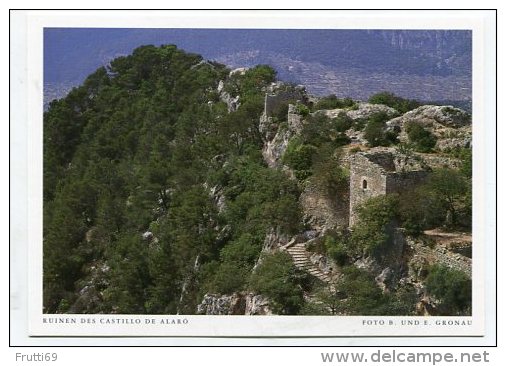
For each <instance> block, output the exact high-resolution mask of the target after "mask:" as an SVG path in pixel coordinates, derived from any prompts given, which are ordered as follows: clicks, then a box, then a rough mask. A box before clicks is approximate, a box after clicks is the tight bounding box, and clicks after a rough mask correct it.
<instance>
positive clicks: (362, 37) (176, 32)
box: [44, 28, 471, 100]
mask: <svg viewBox="0 0 506 366" xmlns="http://www.w3.org/2000/svg"><path fill="white" fill-rule="evenodd" d="M143 44H154V45H160V44H176V45H177V46H178V47H179V48H181V49H185V50H187V51H189V52H196V53H199V54H202V55H203V56H204V57H205V58H207V59H214V60H218V61H220V62H224V63H226V64H227V65H229V66H234V67H235V66H245V65H255V64H262V63H268V64H271V65H272V66H274V67H275V69H276V70H277V71H278V73H279V77H280V78H281V79H285V80H290V81H294V82H300V83H304V84H306V85H308V88H309V91H310V92H314V93H315V94H328V93H336V94H339V95H342V96H345V95H348V96H351V97H356V98H364V96H365V97H367V95H370V94H372V93H374V92H377V91H378V90H377V88H376V87H375V82H374V80H375V79H380V80H379V83H380V84H381V85H387V84H390V83H394V84H395V82H396V81H399V83H400V84H403V85H404V84H408V85H407V86H403V87H400V88H398V89H395V87H394V88H393V89H394V90H392V91H394V92H396V93H398V94H400V95H402V96H405V97H417V98H423V99H452V100H468V99H470V98H471V32H470V31H463V30H455V31H447V30H420V31H419V30H402V31H401V30H282V29H279V30H269V29H99V28H97V29H84V28H80V29H79V28H74V29H63V28H49V29H46V30H45V32H44V81H45V84H46V85H52V86H53V87H52V88H53V89H58V85H61V84H68V83H71V84H73V85H77V84H79V83H80V82H82V81H83V80H84V78H85V76H86V75H88V74H89V73H91V72H93V71H94V70H95V69H96V68H98V67H99V66H102V65H104V64H107V63H108V62H109V61H110V60H111V59H113V58H115V57H117V56H120V55H126V54H129V53H130V52H131V51H132V50H133V49H134V48H135V47H138V46H139V45H143ZM360 76H362V79H364V80H363V81H361V82H359V83H358V87H359V88H360V90H356V88H357V84H355V83H354V82H350V81H349V80H350V79H351V80H355V79H356V78H357V77H360ZM411 77H413V78H414V79H413V80H411ZM332 80H334V81H332ZM341 80H344V83H343V82H340V81H341ZM410 82H412V83H413V84H416V85H417V90H416V92H414V91H413V90H412V89H413V88H412V87H410V86H409V84H410ZM369 89H371V92H370V91H369Z"/></svg>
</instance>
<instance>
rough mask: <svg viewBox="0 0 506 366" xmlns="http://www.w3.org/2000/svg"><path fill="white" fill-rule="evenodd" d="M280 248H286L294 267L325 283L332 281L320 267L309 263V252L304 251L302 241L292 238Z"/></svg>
mask: <svg viewBox="0 0 506 366" xmlns="http://www.w3.org/2000/svg"><path fill="white" fill-rule="evenodd" d="M282 249H284V250H286V251H287V252H288V254H290V256H291V257H292V259H293V263H294V264H295V267H297V268H299V269H301V270H303V271H306V272H308V273H309V274H311V275H313V276H315V277H316V278H318V279H320V280H321V281H323V282H325V283H327V284H330V283H331V282H332V279H331V278H330V276H329V275H327V274H325V273H324V272H323V271H322V270H321V269H320V268H318V267H317V266H316V265H314V264H313V263H311V261H310V260H309V253H308V252H307V251H306V247H305V245H304V243H295V240H294V239H292V240H291V241H290V242H289V243H288V244H286V245H285V246H284V247H283V248H282Z"/></svg>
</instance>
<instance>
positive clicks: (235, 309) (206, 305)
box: [197, 293, 272, 315]
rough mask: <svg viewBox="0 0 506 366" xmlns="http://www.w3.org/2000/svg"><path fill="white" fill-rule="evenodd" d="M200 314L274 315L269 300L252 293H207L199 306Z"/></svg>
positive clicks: (198, 312)
mask: <svg viewBox="0 0 506 366" xmlns="http://www.w3.org/2000/svg"><path fill="white" fill-rule="evenodd" d="M197 314H199V315H272V311H271V310H270V308H269V300H268V299H267V298H265V297H264V296H262V295H256V294H252V293H248V294H243V293H233V294H231V295H216V294H206V295H204V298H203V299H202V302H201V303H200V304H199V305H198V306H197Z"/></svg>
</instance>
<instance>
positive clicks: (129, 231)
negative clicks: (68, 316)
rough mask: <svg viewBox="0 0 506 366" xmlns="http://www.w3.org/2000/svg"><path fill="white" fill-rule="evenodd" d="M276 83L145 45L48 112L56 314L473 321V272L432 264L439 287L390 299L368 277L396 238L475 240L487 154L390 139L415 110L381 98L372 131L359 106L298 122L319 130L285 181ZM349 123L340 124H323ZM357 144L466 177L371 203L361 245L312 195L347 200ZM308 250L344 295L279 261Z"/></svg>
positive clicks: (411, 128)
mask: <svg viewBox="0 0 506 366" xmlns="http://www.w3.org/2000/svg"><path fill="white" fill-rule="evenodd" d="M274 82H276V73H275V71H274V70H273V69H272V68H271V67H269V66H266V65H259V66H256V67H253V68H250V69H247V70H241V71H239V72H230V70H228V69H227V68H226V67H225V66H223V65H221V64H218V63H215V62H209V61H206V60H204V59H203V58H202V57H201V56H199V55H195V54H189V53H186V52H184V51H182V50H179V49H177V48H176V46H173V45H167V46H161V47H154V46H143V47H140V48H137V49H136V50H135V51H134V52H133V54H132V55H130V56H126V57H119V58H116V59H114V60H113V61H112V62H111V64H110V66H109V67H107V68H99V69H98V70H97V71H95V72H94V73H93V74H91V75H90V76H88V78H87V79H86V80H85V82H84V83H83V84H82V85H81V86H79V87H78V88H74V89H73V90H72V91H71V92H70V93H69V94H68V96H67V97H65V98H63V99H60V100H55V101H53V102H52V103H51V104H50V106H49V109H48V111H47V112H45V113H44V191H43V196H44V238H43V240H44V242H43V247H44V312H47V313H121V314H175V313H178V314H194V313H196V312H197V309H198V307H199V304H201V302H202V301H203V298H206V296H207V297H209V296H210V295H209V294H214V295H215V296H217V297H219V296H221V295H231V294H251V296H257V295H258V296H263V297H264V298H266V299H268V301H269V307H270V311H272V312H273V313H274V314H342V315H350V314H362V315H373V314H374V315H386V314H394V315H395V314H406V315H409V314H415V312H416V303H417V302H419V301H420V298H421V297H423V296H425V294H428V295H430V296H432V295H433V296H434V299H435V300H434V301H435V303H438V302H439V303H441V304H442V305H441V306H442V307H441V309H443V310H441V311H443V312H444V311H447V312H448V313H452V314H453V313H466V312H469V311H470V310H469V309H470V287H469V284H470V280H469V278H468V277H466V276H465V275H464V274H463V273H461V272H459V271H457V270H456V269H452V268H447V267H444V266H437V265H434V266H432V267H430V266H428V265H425V267H424V268H423V271H426V273H425V274H423V275H421V278H422V277H423V278H422V279H421V280H420V281H422V282H423V281H425V280H424V279H425V278H428V279H427V281H428V285H427V287H426V288H425V287H424V285H422V287H421V290H420V288H417V287H416V286H414V287H413V286H411V287H410V286H400V287H398V286H392V287H391V289H390V290H388V289H387V290H385V289H384V288H383V289H382V288H381V286H379V285H378V280H377V278H376V277H375V275H373V271H371V270H370V269H368V268H366V267H364V266H362V267H361V266H359V265H357V261H361V260H363V259H364V258H373V259H374V260H376V261H377V262H378V263H380V264H381V263H383V264H384V263H386V262H387V261H388V258H386V257H382V256H381V255H380V254H378V253H383V254H385V253H387V254H388V245H389V243H390V241H389V235H390V231H389V227H390V226H391V224H392V223H393V222H395V223H397V226H399V227H402V228H403V230H406V232H407V234H408V235H412V236H413V237H414V238H419V237H424V234H423V232H424V230H427V229H432V228H434V227H440V226H444V228H445V230H449V231H456V230H463V231H469V230H470V211H471V193H470V179H471V166H470V161H471V159H470V149H469V148H465V147H460V146H458V147H455V146H453V145H451V144H449V143H448V145H445V146H447V148H446V149H445V150H444V151H443V145H441V144H440V141H442V139H443V137H444V136H443V135H444V134H448V133H449V132H448V131H447V130H446V129H444V128H443V127H441V126H442V125H441V126H440V127H441V128H439V129H438V130H437V131H436V130H434V129H431V128H430V127H428V125H426V124H425V125H424V124H419V123H417V122H416V121H417V120H416V118H415V117H413V118H412V119H411V120H410V122H409V123H408V122H406V123H405V124H406V126H407V128H406V129H404V127H403V129H398V128H394V127H395V126H394V127H392V126H393V125H392V126H391V125H389V124H388V123H389V121H394V122H395V121H397V122H396V123H404V120H402V115H404V113H407V112H409V111H411V110H414V111H412V112H409V113H412V114H413V113H414V112H415V111H417V110H418V109H416V108H417V107H419V105H418V103H417V102H415V101H407V100H403V99H401V98H398V97H395V96H393V95H391V94H389V93H381V94H379V95H376V96H374V97H371V100H370V102H371V105H373V106H374V104H379V105H380V107H378V108H384V109H385V108H390V109H389V110H387V111H386V112H381V113H372V114H369V115H365V114H361V113H362V112H363V108H365V107H364V105H363V104H361V103H359V102H358V101H353V100H351V99H345V100H338V99H337V98H336V97H335V96H329V97H327V98H323V99H321V100H320V101H319V102H317V103H316V104H314V105H307V106H306V105H304V104H302V103H299V104H298V105H297V106H296V113H298V115H299V116H301V118H302V119H303V121H304V122H303V124H302V127H301V128H300V129H299V130H298V132H297V133H296V134H295V135H290V136H288V135H284V136H285V137H286V144H285V145H284V149H285V150H286V151H285V150H283V153H282V156H281V157H280V159H279V166H278V167H272V166H269V165H268V164H267V163H266V161H265V146H266V143H267V137H266V135H265V133H264V132H263V131H262V128H261V125H260V119H261V116H262V113H263V111H264V95H265V93H266V90H267V89H268V88H269V87H272V85H273V83H274ZM286 87H290V86H289V85H288V86H286ZM237 97H238V98H237ZM385 105H388V106H389V107H386V106H385ZM368 106H369V105H368ZM285 107H286V109H284V108H285ZM339 108H341V109H342V111H343V112H342V113H340V114H338V116H337V117H329V116H328V115H326V114H322V113H320V112H318V110H320V109H339ZM367 108H373V107H367ZM280 110H282V111H283V112H282V113H281V112H279V113H278V117H277V118H275V120H273V119H271V120H270V122H271V123H275V124H276V125H275V126H274V125H272V126H270V127H271V128H272V129H274V132H275V134H277V136H279V135H280V134H283V133H288V132H287V131H289V129H290V126H287V121H286V120H284V119H285V118H284V117H285V116H286V112H285V111H287V110H288V107H287V106H282V107H281V109H280ZM385 110H386V109H385ZM448 111H449V112H448V113H450V112H451V113H455V112H454V111H453V110H448ZM422 112H423V113H425V114H424V116H425V115H427V113H429V112H430V111H422ZM431 113H432V112H431ZM445 113H446V112H445ZM350 115H351V117H350ZM406 115H407V114H406ZM413 115H414V116H416V114H413ZM354 116H355V117H354ZM357 116H358V117H357ZM445 116H446V115H445ZM436 117H437V116H436ZM434 118H435V117H434ZM459 118H460V117H459ZM443 122H444V121H443ZM443 122H441V123H443ZM438 126H439V125H438ZM350 131H351V133H350ZM353 134H358V136H359V138H360V139H362V140H361V141H362V144H356V141H354V140H353V138H355V137H354V135H353ZM352 135H353V136H352ZM445 136H446V135H445ZM446 137H447V140H448V139H450V137H448V136H446ZM451 138H452V139H453V140H455V138H454V137H451ZM453 140H452V141H453ZM445 141H446V140H445ZM352 143H354V147H353V148H355V149H358V150H360V149H369V148H371V147H373V146H380V147H381V146H386V147H390V148H392V147H393V148H396V149H397V150H398V151H402V153H403V154H405V155H406V154H407V155H416V154H417V153H423V154H428V155H430V154H434V152H437V154H434V155H438V156H443V157H445V158H446V159H449V160H448V161H456V162H457V163H456V166H450V165H449V166H442V167H440V169H434V171H433V173H432V174H431V178H430V179H429V180H428V181H427V182H426V184H424V185H422V186H420V187H419V188H417V189H416V190H413V191H411V192H408V193H406V194H405V196H398V195H387V196H384V197H378V198H375V199H373V200H371V201H370V202H367V203H366V204H364V206H363V207H362V208H361V209H360V212H359V216H360V220H359V224H358V226H357V227H356V228H355V229H354V230H353V232H350V231H349V230H348V229H347V228H342V227H341V228H338V227H337V226H334V227H332V228H331V227H326V228H324V229H325V230H321V228H316V227H315V226H314V225H313V224H312V223H311V220H309V219H308V215H307V213H306V211H307V210H306V207H304V204H303V203H302V201H301V194H302V192H305V191H307V189H308V187H315V190H316V191H317V192H320V193H322V194H323V195H324V196H325V197H328V198H333V197H339V199H343V200H344V199H346V194H347V193H346V190H347V187H348V185H349V183H348V174H349V172H348V171H347V167H346V164H345V163H343V158H344V157H346V156H347V154H349V153H350V150H351V149H352V147H351V146H350V144H352ZM436 143H438V144H439V145H438V144H436ZM441 224H443V225H441ZM313 231H315V232H316V234H314V235H313V234H310V233H311V232H313ZM301 235H302V236H304V235H306V236H308V237H310V236H311V235H313V239H314V236H315V235H316V236H317V237H318V240H315V241H313V242H311V243H312V244H311V245H313V247H311V245H309V244H308V246H307V249H308V250H312V251H313V252H315V253H319V254H320V255H323V256H324V257H326V258H329V261H333V262H334V263H336V265H335V266H334V267H336V268H339V275H338V276H337V277H338V278H339V281H338V282H337V285H336V284H332V285H331V286H328V284H325V281H322V280H319V279H318V278H315V277H314V276H311V275H310V272H308V271H307V270H304V269H303V268H300V266H297V265H296V262H294V261H293V259H292V257H291V256H290V255H289V254H287V252H286V251H283V250H279V246H280V245H282V244H286V243H287V242H288V240H289V239H290V238H295V237H299V236H301ZM311 240H312V239H311ZM300 241H302V239H301V240H299V242H300ZM385 248H386V249H385ZM449 276H450V277H449ZM337 277H336V278H337ZM400 277H402V276H401V275H400ZM441 277H447V278H455V279H456V280H458V283H459V287H460V288H465V291H467V292H466V293H460V292H459V289H458V288H456V287H455V286H454V285H452V283H448V281H446V282H445V283H441V281H439V278H441ZM336 286H337V290H336ZM417 291H418V292H417ZM449 291H450V294H448V293H449ZM214 295H213V296H214ZM248 296H249V295H248ZM315 299H316V300H315ZM343 299H346V301H342V300H343ZM445 309H446V310H445Z"/></svg>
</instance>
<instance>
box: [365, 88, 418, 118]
mask: <svg viewBox="0 0 506 366" xmlns="http://www.w3.org/2000/svg"><path fill="white" fill-rule="evenodd" d="M369 103H371V104H383V105H386V106H388V107H390V108H393V109H396V110H397V111H399V112H400V113H406V112H409V111H410V110H413V109H415V108H418V107H419V106H420V105H421V104H420V103H419V102H418V101H416V100H413V99H404V98H401V97H398V96H396V95H395V94H393V93H389V92H380V93H377V94H374V95H372V96H371V97H370V98H369Z"/></svg>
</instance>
